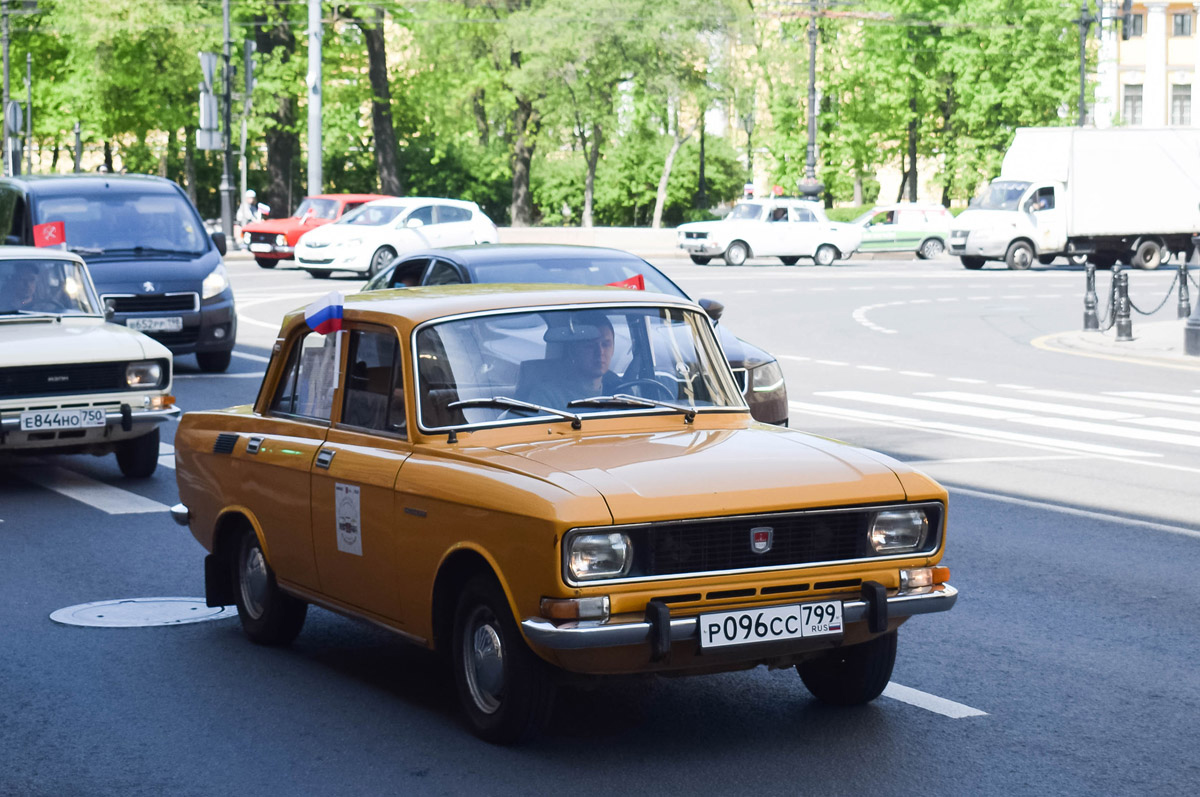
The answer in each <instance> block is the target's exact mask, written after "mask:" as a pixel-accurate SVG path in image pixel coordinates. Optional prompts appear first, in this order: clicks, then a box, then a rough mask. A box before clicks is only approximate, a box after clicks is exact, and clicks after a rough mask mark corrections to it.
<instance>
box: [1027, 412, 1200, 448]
mask: <svg viewBox="0 0 1200 797" xmlns="http://www.w3.org/2000/svg"><path fill="white" fill-rule="evenodd" d="M1012 420H1013V421H1014V422H1015V423H1023V424H1026V425H1028V426H1044V427H1046V428H1048V429H1070V430H1071V431H1073V432H1085V433H1087V434H1096V435H1105V436H1108V437H1120V438H1123V439H1125V440H1154V441H1156V442H1159V443H1170V444H1172V445H1177V446H1188V447H1190V448H1200V437H1197V436H1196V435H1192V434H1175V433H1173V432H1156V431H1154V430H1152V429H1126V428H1125V427H1123V426H1114V425H1113V424H1105V423H1091V422H1090V421H1077V420H1075V419H1074V418H1034V417H1025V418H1013V419H1012Z"/></svg>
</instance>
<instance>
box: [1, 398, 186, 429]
mask: <svg viewBox="0 0 1200 797" xmlns="http://www.w3.org/2000/svg"><path fill="white" fill-rule="evenodd" d="M179 412H180V410H179V408H178V407H166V408H164V409H161V410H135V409H132V408H131V407H130V406H129V405H128V404H122V405H121V408H120V409H119V410H108V411H106V412H105V413H104V426H103V427H100V426H94V427H87V428H92V429H101V428H104V429H110V428H119V429H121V430H123V431H126V432H128V431H130V430H131V429H133V428H134V427H135V426H145V425H146V424H150V423H162V422H164V421H166V420H167V419H169V418H175V417H178V415H179ZM4 414H5V413H4V410H0V432H4V433H8V432H16V431H20V429H21V418H20V416H19V415H10V416H9V417H7V418H6V417H4ZM56 431H57V430H56Z"/></svg>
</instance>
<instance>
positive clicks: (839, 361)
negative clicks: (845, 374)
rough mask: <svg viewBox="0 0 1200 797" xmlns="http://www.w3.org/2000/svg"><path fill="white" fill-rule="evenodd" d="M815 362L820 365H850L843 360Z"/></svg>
mask: <svg viewBox="0 0 1200 797" xmlns="http://www.w3.org/2000/svg"><path fill="white" fill-rule="evenodd" d="M813 362H815V363H817V364H818V365H849V364H850V363H844V362H842V361H841V360H813Z"/></svg>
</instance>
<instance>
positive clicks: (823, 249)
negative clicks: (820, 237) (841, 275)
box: [813, 244, 838, 266]
mask: <svg viewBox="0 0 1200 797" xmlns="http://www.w3.org/2000/svg"><path fill="white" fill-rule="evenodd" d="M837 258H838V250H837V249H835V248H834V247H833V246H832V245H830V244H821V245H820V246H818V247H817V251H815V252H813V262H814V263H816V264H817V265H818V266H832V265H833V261H835V260H837Z"/></svg>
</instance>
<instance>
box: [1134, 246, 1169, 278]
mask: <svg viewBox="0 0 1200 797" xmlns="http://www.w3.org/2000/svg"><path fill="white" fill-rule="evenodd" d="M1162 262H1163V256H1162V247H1161V246H1159V244H1158V241H1142V242H1141V243H1140V244H1138V248H1137V249H1136V250H1135V251H1134V253H1133V258H1132V259H1131V260H1130V263H1129V264H1130V265H1131V266H1137V267H1138V268H1140V269H1145V270H1146V271H1153V270H1154V269H1156V268H1158V267H1159V266H1161V265H1162Z"/></svg>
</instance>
